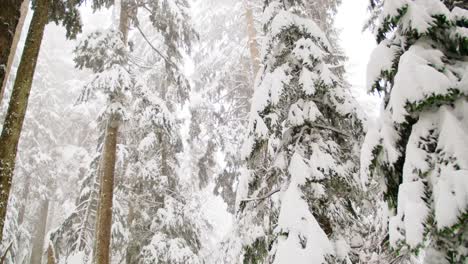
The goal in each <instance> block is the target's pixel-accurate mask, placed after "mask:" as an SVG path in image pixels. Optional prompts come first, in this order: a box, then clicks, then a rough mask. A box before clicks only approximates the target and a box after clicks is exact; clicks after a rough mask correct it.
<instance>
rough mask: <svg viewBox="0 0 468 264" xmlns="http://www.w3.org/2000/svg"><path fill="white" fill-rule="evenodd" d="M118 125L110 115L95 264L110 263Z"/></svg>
mask: <svg viewBox="0 0 468 264" xmlns="http://www.w3.org/2000/svg"><path fill="white" fill-rule="evenodd" d="M121 3H122V5H121V8H120V24H119V27H120V31H121V33H122V40H123V42H124V43H125V44H126V43H127V36H128V23H129V17H128V6H127V5H126V4H125V2H124V1H122V2H121ZM119 125H120V124H119V121H118V117H117V116H116V115H115V114H111V115H110V117H109V122H108V125H107V128H106V137H105V141H104V149H103V159H102V176H101V186H100V197H99V207H98V216H97V225H96V247H95V248H96V254H95V263H96V264H109V263H110V245H111V228H112V199H113V197H114V173H115V160H116V152H117V137H118V131H119Z"/></svg>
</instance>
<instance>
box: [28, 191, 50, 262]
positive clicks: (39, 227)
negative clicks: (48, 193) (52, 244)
mask: <svg viewBox="0 0 468 264" xmlns="http://www.w3.org/2000/svg"><path fill="white" fill-rule="evenodd" d="M48 215H49V199H47V198H46V199H45V200H44V201H42V203H41V207H40V208H39V213H38V217H39V219H38V222H37V224H36V225H35V226H36V234H35V235H34V238H33V239H34V241H33V247H32V251H31V260H30V263H31V264H40V263H41V262H42V253H43V252H44V240H45V236H46V228H47V216H48Z"/></svg>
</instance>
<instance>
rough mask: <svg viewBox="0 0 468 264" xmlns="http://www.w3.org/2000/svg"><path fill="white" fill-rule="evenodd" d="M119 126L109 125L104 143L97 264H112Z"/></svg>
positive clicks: (97, 228)
mask: <svg viewBox="0 0 468 264" xmlns="http://www.w3.org/2000/svg"><path fill="white" fill-rule="evenodd" d="M117 133H118V124H109V125H108V126H107V130H106V139H105V142H104V153H103V155H104V157H103V165H102V166H103V174H102V177H101V192H100V193H101V195H100V197H99V208H98V212H99V216H98V218H97V219H98V223H97V225H96V232H97V236H96V238H97V240H96V264H109V263H110V256H109V255H110V254H109V253H110V242H111V227H112V198H113V195H114V170H115V160H116V148H117Z"/></svg>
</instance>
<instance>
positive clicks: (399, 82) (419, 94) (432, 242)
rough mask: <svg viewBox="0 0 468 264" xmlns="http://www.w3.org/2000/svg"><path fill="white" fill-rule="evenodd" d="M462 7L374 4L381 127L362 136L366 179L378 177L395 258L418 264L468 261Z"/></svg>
mask: <svg viewBox="0 0 468 264" xmlns="http://www.w3.org/2000/svg"><path fill="white" fill-rule="evenodd" d="M466 7H467V6H466V4H465V3H464V1H441V0H428V1H395V0H384V1H371V9H373V11H374V12H373V16H372V17H371V20H372V19H373V20H374V21H371V22H375V21H376V22H377V23H376V24H375V23H374V25H375V32H376V38H377V41H378V43H379V44H378V46H377V48H376V49H375V50H374V52H373V53H372V55H371V61H370V62H369V66H368V76H367V78H368V83H367V86H368V89H369V91H370V92H378V93H381V94H383V96H384V97H383V99H384V103H383V109H382V112H381V118H380V119H379V123H378V127H377V128H376V129H375V130H373V131H371V132H369V133H368V135H367V137H366V143H365V148H364V149H363V154H362V155H363V157H362V169H363V173H362V176H363V181H364V182H366V183H367V184H370V185H372V184H373V183H375V182H377V183H381V186H382V192H383V196H384V198H385V201H386V202H387V204H388V208H389V211H390V218H389V227H388V228H389V244H390V247H391V249H392V250H393V251H394V254H395V255H396V256H395V258H396V260H394V261H395V263H396V261H401V262H402V263H403V262H404V263H406V262H405V261H408V262H409V261H411V260H412V259H413V260H414V259H415V257H416V256H418V257H420V258H421V259H423V263H464V262H466V260H467V259H468V258H467V256H468V254H467V253H466V252H468V251H467V244H466V241H467V240H468V236H467V230H468V224H467V223H468V218H467V204H468V199H467V196H466V194H467V193H468V189H467V179H468V178H467V175H468V170H467V168H468V159H467V153H468V149H467V148H466V146H467V145H466V143H465V142H466V140H467V139H468V134H467V131H466V127H467V124H468V123H467V122H466V118H465V116H466V109H467V108H466V107H467V105H468V104H467V103H468V102H467V100H466V99H467V97H466V96H467V92H468V84H467V82H466V80H467V78H468V75H467V72H468V64H467V60H466V57H467V55H468V35H467V34H466V30H467V27H468V12H467V10H466ZM375 19H377V20H375ZM370 24H372V23H370Z"/></svg>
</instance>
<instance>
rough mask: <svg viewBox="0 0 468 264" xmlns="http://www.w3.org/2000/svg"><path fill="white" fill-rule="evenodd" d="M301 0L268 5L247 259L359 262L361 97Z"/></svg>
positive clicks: (248, 198) (251, 153)
mask: <svg viewBox="0 0 468 264" xmlns="http://www.w3.org/2000/svg"><path fill="white" fill-rule="evenodd" d="M305 10H306V9H305V7H304V5H303V2H302V1H287V2H286V3H285V2H280V1H271V2H270V3H269V4H267V5H266V6H265V11H264V12H265V16H266V18H267V19H266V20H265V21H266V23H265V26H264V28H265V30H266V40H265V41H266V45H265V47H266V48H265V50H264V53H263V54H265V57H264V61H263V65H264V66H263V69H262V70H261V71H260V74H261V78H260V79H259V81H258V82H257V84H256V88H255V92H254V96H253V101H252V108H251V114H250V124H249V134H248V137H247V139H246V140H245V142H244V147H243V155H244V156H245V157H246V158H247V162H248V167H249V173H248V174H247V175H246V176H245V177H243V178H242V180H241V182H240V183H239V190H238V217H237V218H238V220H237V225H238V226H239V234H240V236H241V237H242V239H243V245H244V246H243V250H242V252H241V259H242V260H243V262H244V263H289V261H290V260H292V259H293V260H294V261H295V263H311V262H313V263H338V262H341V261H351V260H356V258H358V256H356V255H355V254H354V252H351V251H350V247H351V244H352V243H351V242H352V241H351V238H352V237H353V236H354V235H357V234H358V231H357V230H358V228H359V226H358V224H356V223H355V222H356V220H357V219H359V216H358V215H357V213H356V210H357V207H356V201H357V200H358V195H359V193H360V192H359V189H358V186H357V183H356V182H355V173H356V170H357V168H358V166H357V157H356V156H355V154H353V153H354V152H355V151H356V149H357V146H358V144H356V142H359V138H360V136H361V133H362V132H361V131H362V127H361V121H360V120H359V119H358V118H357V114H356V112H357V110H356V109H355V102H354V101H353V99H352V97H351V96H350V94H349V91H348V90H347V89H346V88H344V84H343V81H342V79H341V78H340V76H339V75H338V73H335V72H334V69H333V68H334V64H333V63H332V62H329V61H330V56H332V51H333V50H332V46H331V45H330V44H329V42H328V40H327V37H326V36H325V34H324V33H323V32H322V31H321V30H320V29H319V28H318V26H317V25H316V24H315V23H314V22H313V21H312V20H310V19H307V18H306V17H307V14H306V13H305Z"/></svg>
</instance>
